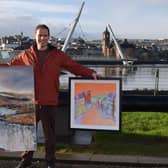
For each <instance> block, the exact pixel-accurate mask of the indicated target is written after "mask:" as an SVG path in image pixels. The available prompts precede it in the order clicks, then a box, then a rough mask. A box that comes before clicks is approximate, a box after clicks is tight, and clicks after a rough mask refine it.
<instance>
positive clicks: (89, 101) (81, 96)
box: [70, 78, 121, 130]
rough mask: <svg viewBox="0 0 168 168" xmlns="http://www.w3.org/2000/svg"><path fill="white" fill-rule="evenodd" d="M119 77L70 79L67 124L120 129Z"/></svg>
mask: <svg viewBox="0 0 168 168" xmlns="http://www.w3.org/2000/svg"><path fill="white" fill-rule="evenodd" d="M120 88H121V82H120V79H100V80H92V79H79V78H70V101H71V103H70V112H71V114H70V127H71V128H79V129H100V130H101V129H102V130H120Z"/></svg>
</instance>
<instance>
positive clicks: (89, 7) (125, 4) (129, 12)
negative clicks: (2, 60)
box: [0, 0, 168, 39]
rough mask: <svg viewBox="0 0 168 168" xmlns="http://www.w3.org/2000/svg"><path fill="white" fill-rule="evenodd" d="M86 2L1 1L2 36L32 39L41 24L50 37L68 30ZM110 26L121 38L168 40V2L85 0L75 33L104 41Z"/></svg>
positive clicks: (160, 0) (153, 0)
mask: <svg viewBox="0 0 168 168" xmlns="http://www.w3.org/2000/svg"><path fill="white" fill-rule="evenodd" d="M82 2H83V0H39V1H34V0H0V36H4V35H14V34H20V32H23V33H24V35H28V36H31V37H33V33H34V28H35V26H36V25H37V24H39V23H44V24H47V25H48V26H49V27H50V29H51V35H53V36H63V34H60V32H62V31H63V30H65V29H66V30H67V31H65V32H64V33H65V34H66V33H67V32H68V28H69V27H70V25H71V24H72V23H73V21H74V19H75V18H76V16H77V13H78V11H79V9H80V6H81V4H82ZM107 24H110V25H111V26H112V28H113V31H114V33H115V35H116V36H117V37H118V38H146V39H147V38H148V39H149V38H151V39H158V38H159V39H163V38H168V0H104V1H102V0H85V5H84V8H83V11H82V14H81V17H80V21H79V24H78V26H77V27H76V30H75V34H76V35H77V36H82V37H84V38H86V39H92V38H94V39H95V38H102V32H103V31H104V30H105V27H106V25H107Z"/></svg>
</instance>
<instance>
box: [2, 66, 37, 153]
mask: <svg viewBox="0 0 168 168" xmlns="http://www.w3.org/2000/svg"><path fill="white" fill-rule="evenodd" d="M35 121H36V119H35V106H34V79H33V68H32V67H31V66H9V67H3V66H2V67H1V66H0V149H2V150H7V151H25V150H36V146H37V145H36V144H37V140H36V122H35Z"/></svg>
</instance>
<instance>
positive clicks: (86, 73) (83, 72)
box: [61, 53, 95, 78]
mask: <svg viewBox="0 0 168 168" xmlns="http://www.w3.org/2000/svg"><path fill="white" fill-rule="evenodd" d="M61 57H62V60H63V68H64V69H65V70H68V71H70V72H71V73H73V74H75V75H78V76H82V77H90V78H91V77H92V74H93V73H95V71H94V70H92V69H89V68H87V67H85V66H83V65H81V64H79V63H77V62H76V61H74V60H72V59H71V57H70V56H68V55H66V54H64V53H62V54H61Z"/></svg>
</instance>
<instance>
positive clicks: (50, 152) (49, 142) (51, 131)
mask: <svg viewBox="0 0 168 168" xmlns="http://www.w3.org/2000/svg"><path fill="white" fill-rule="evenodd" d="M57 109H58V107H57V106H52V105H51V106H50V105H49V106H46V105H43V106H40V105H37V106H36V121H37V123H38V122H39V121H40V120H41V122H42V126H43V131H44V137H45V157H46V160H47V161H49V162H50V161H55V150H56V135H55V134H56V131H55V125H56V124H55V122H56V119H55V113H56V112H57ZM33 153H34V152H33V151H25V152H24V153H23V154H22V158H24V159H26V160H30V161H31V160H32V157H33Z"/></svg>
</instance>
